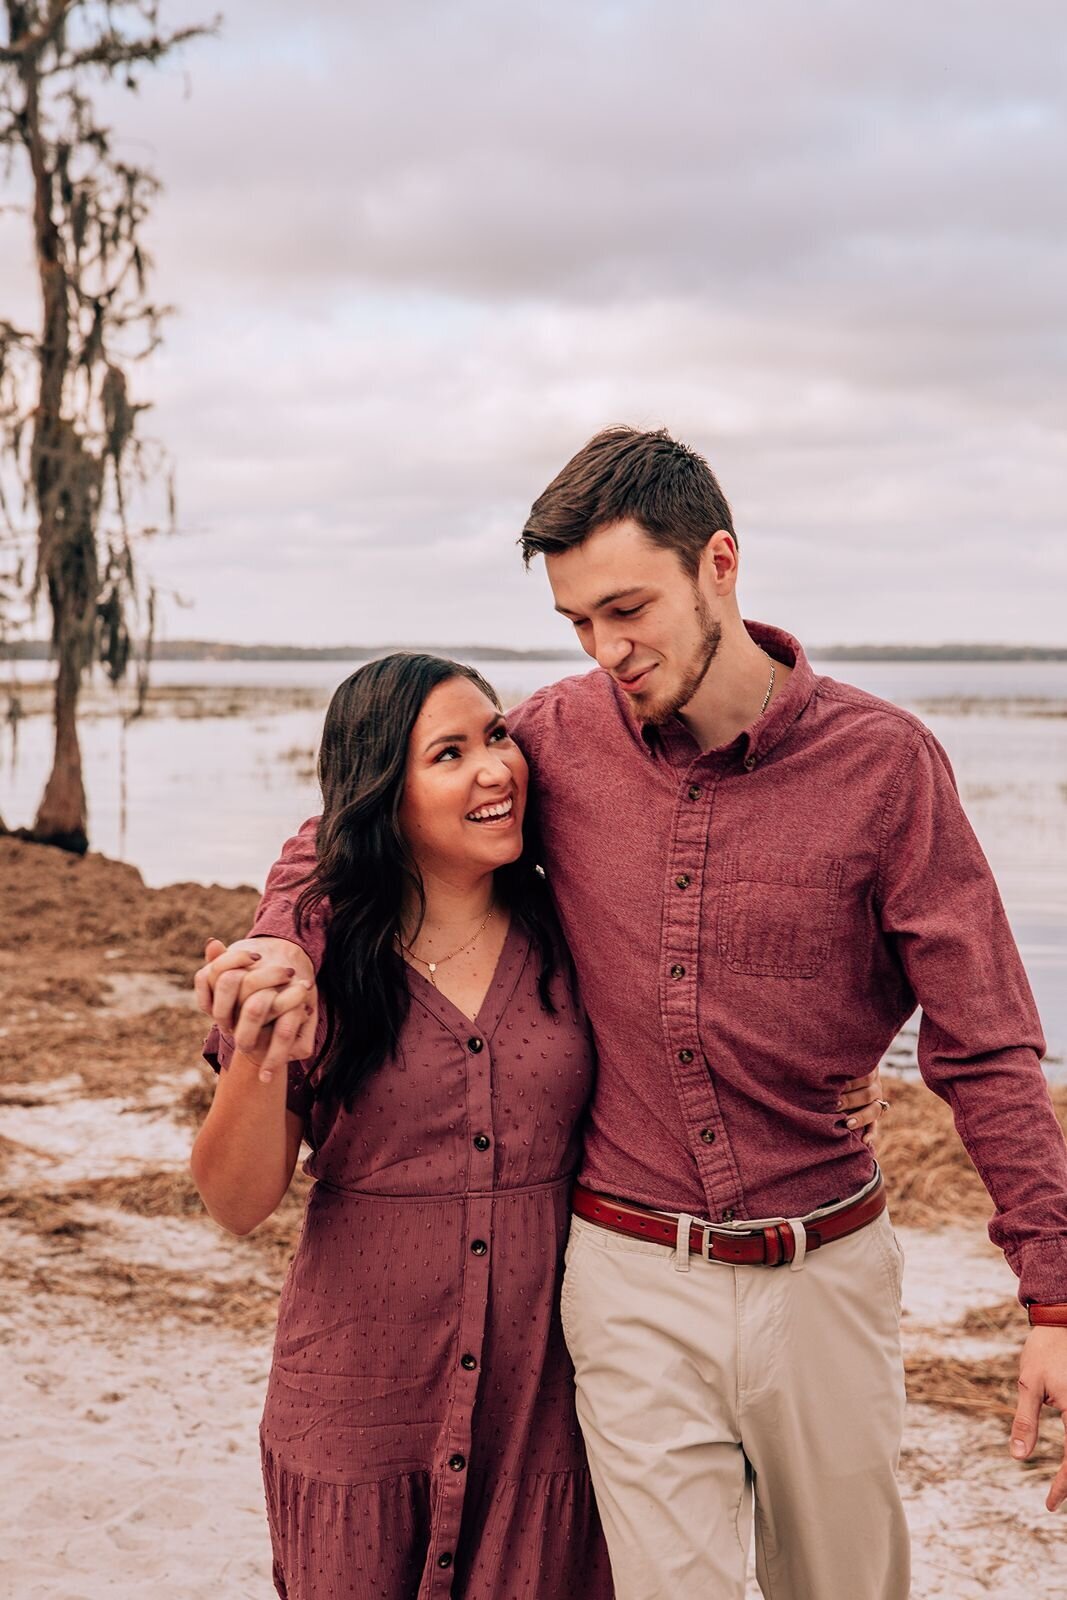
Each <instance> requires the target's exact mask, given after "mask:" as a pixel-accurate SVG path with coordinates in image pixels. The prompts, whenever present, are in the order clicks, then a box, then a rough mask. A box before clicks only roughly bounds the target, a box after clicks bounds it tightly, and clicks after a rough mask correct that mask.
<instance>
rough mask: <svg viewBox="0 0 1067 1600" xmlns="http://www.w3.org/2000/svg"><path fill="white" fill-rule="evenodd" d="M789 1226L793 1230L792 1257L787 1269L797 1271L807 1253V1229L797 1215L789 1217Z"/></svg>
mask: <svg viewBox="0 0 1067 1600" xmlns="http://www.w3.org/2000/svg"><path fill="white" fill-rule="evenodd" d="M789 1226H790V1228H791V1229H792V1230H793V1259H792V1261H791V1262H790V1263H789V1270H790V1272H799V1271H800V1269H801V1267H803V1265H804V1257H805V1256H806V1255H807V1253H808V1230H807V1228H805V1226H804V1224H803V1223H802V1222H801V1220H800V1218H799V1217H790V1219H789Z"/></svg>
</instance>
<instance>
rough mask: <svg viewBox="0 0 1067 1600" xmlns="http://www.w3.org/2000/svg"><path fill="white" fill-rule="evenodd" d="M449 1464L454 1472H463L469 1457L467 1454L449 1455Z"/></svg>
mask: <svg viewBox="0 0 1067 1600" xmlns="http://www.w3.org/2000/svg"><path fill="white" fill-rule="evenodd" d="M448 1464H449V1466H450V1467H451V1468H452V1471H453V1472H462V1471H463V1468H464V1467H465V1466H466V1465H467V1458H466V1456H449V1458H448Z"/></svg>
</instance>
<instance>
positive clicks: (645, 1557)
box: [562, 1212, 909, 1600]
mask: <svg viewBox="0 0 1067 1600" xmlns="http://www.w3.org/2000/svg"><path fill="white" fill-rule="evenodd" d="M902 1265H903V1262H902V1256H901V1253H900V1247H899V1245H898V1244H897V1242H896V1239H895V1237H894V1235H893V1230H892V1228H891V1226H890V1223H889V1218H888V1215H887V1214H886V1213H884V1212H883V1214H882V1215H881V1216H880V1217H878V1218H877V1219H876V1220H875V1221H874V1222H872V1223H870V1224H869V1225H868V1226H867V1227H866V1228H862V1229H861V1230H860V1231H859V1232H858V1233H854V1234H851V1235H849V1237H848V1238H845V1239H837V1240H835V1241H834V1242H833V1243H832V1244H827V1245H824V1246H823V1247H822V1248H821V1249H819V1250H815V1251H812V1252H811V1254H810V1255H808V1256H807V1257H806V1258H805V1260H804V1261H803V1263H802V1265H801V1267H800V1268H799V1270H794V1269H793V1268H791V1267H789V1266H781V1267H731V1266H726V1265H723V1264H721V1263H718V1262H708V1261H704V1260H702V1259H701V1258H700V1257H696V1256H687V1257H685V1258H684V1259H683V1258H682V1257H679V1256H678V1255H677V1254H676V1253H675V1252H673V1251H671V1250H669V1249H667V1248H665V1247H664V1246H663V1245H657V1244H652V1243H650V1242H649V1241H647V1240H644V1239H629V1238H625V1237H623V1236H621V1235H619V1234H615V1233H609V1232H606V1231H605V1230H604V1229H602V1228H598V1227H596V1226H595V1225H594V1224H591V1223H588V1222H583V1221H582V1220H581V1219H579V1218H575V1219H574V1221H573V1223H572V1228H571V1235H570V1242H569V1244H568V1246H567V1270H566V1275H565V1277H564V1282H563V1302H562V1303H563V1328H564V1332H565V1334H566V1338H567V1344H568V1347H569V1349H570V1353H571V1356H572V1358H573V1360H574V1367H575V1374H576V1383H577V1403H578V1416H579V1419H580V1421H581V1425H582V1432H583V1433H584V1435H585V1443H586V1449H587V1452H588V1455H589V1465H590V1469H591V1472H592V1478H593V1486H594V1488H595V1490H596V1497H597V1503H598V1505H599V1507H600V1514H601V1519H602V1521H603V1524H604V1531H605V1534H606V1536H607V1541H608V1550H609V1552H610V1555H611V1566H612V1573H613V1576H614V1580H615V1592H616V1596H617V1600H742V1597H743V1595H744V1592H745V1568H746V1564H747V1558H748V1547H749V1536H750V1531H751V1526H752V1506H753V1500H754V1501H755V1522H756V1571H757V1576H758V1578H759V1584H760V1589H761V1590H762V1592H763V1594H764V1595H765V1596H766V1597H767V1600H905V1597H906V1596H907V1594H908V1592H909V1555H908V1533H907V1527H906V1524H905V1521H904V1512H903V1508H902V1506H901V1502H900V1495H899V1493H898V1490H897V1486H896V1481H895V1476H894V1473H895V1468H896V1464H897V1457H898V1453H899V1449H900V1437H901V1429H902V1426H903V1419H904V1373H903V1363H902V1360H901V1351H900V1287H901V1273H902Z"/></svg>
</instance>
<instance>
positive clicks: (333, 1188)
mask: <svg viewBox="0 0 1067 1600" xmlns="http://www.w3.org/2000/svg"><path fill="white" fill-rule="evenodd" d="M408 981H409V985H410V989H411V996H412V1004H411V1009H410V1013H409V1017H408V1020H407V1023H406V1024H405V1027H404V1030H403V1033H402V1036H401V1039H400V1044H399V1047H398V1049H397V1051H396V1054H395V1056H394V1057H393V1058H392V1059H390V1060H388V1061H387V1062H386V1063H385V1064H384V1065H383V1066H382V1068H381V1069H380V1071H378V1072H377V1073H375V1074H374V1076H373V1077H372V1078H371V1079H370V1080H369V1081H368V1082H367V1083H366V1084H364V1086H363V1087H362V1089H361V1090H360V1092H359V1094H358V1096H357V1099H356V1101H355V1104H354V1107H353V1110H352V1111H351V1112H346V1111H344V1110H343V1109H341V1110H336V1111H332V1112H331V1110H330V1109H329V1108H326V1107H321V1106H318V1105H316V1106H314V1107H312V1108H311V1109H310V1113H309V1114H308V1115H307V1121H306V1131H307V1136H308V1139H309V1142H310V1143H311V1145H312V1147H313V1153H312V1155H311V1157H310V1159H309V1161H308V1163H307V1171H308V1172H309V1173H310V1174H311V1175H312V1176H313V1177H314V1178H315V1180H316V1181H315V1185H314V1187H313V1189H312V1191H311V1194H310V1197H309V1199H308V1204H307V1210H306V1213H305V1217H304V1224H303V1229H302V1232H301V1235H300V1240H299V1244H298V1246H297V1250H296V1254H295V1257H294V1260H293V1263H292V1266H291V1268H290V1271H289V1275H288V1277H287V1279H286V1283H285V1287H284V1290H283V1292H282V1298H281V1305H280V1309H279V1316H278V1331H277V1339H276V1343H275V1350H274V1361H273V1365H272V1368H271V1375H270V1382H269V1386H268V1391H267V1399H266V1405H265V1408H264V1413H263V1422H262V1428H261V1442H262V1453H263V1473H264V1481H265V1485H266V1492H267V1507H268V1518H269V1523H270V1533H271V1541H272V1545H273V1551H274V1579H275V1587H276V1589H277V1592H278V1594H279V1595H280V1596H282V1597H283V1600H372V1597H373V1600H416V1597H418V1600H430V1597H434V1600H437V1597H442V1600H443V1597H445V1596H449V1595H451V1596H454V1597H456V1600H579V1597H580V1600H610V1597H611V1595H612V1585H611V1578H610V1571H609V1567H608V1560H607V1553H606V1550H605V1547H604V1544H603V1540H602V1536H601V1532H600V1525H599V1521H598V1518H597V1512H596V1505H595V1502H594V1499H593V1493H592V1488H591V1486H590V1481H589V1473H588V1468H587V1465H586V1460H585V1453H584V1448H583V1445H582V1440H581V1435H580V1433H579V1429H578V1424H577V1420H576V1417H575V1412H574V1374H573V1369H572V1367H571V1363H570V1359H569V1357H568V1355H567V1351H566V1348H565V1346H564V1343H563V1335H562V1330H561V1327H560V1320H559V1287H560V1279H561V1275H562V1260H563V1249H564V1246H565V1243H566V1237H567V1228H568V1222H569V1195H570V1185H571V1181H572V1178H573V1174H574V1172H575V1170H576V1167H577V1164H578V1159H579V1153H580V1122H581V1118H582V1113H583V1110H584V1107H585V1103H586V1101H587V1099H588V1096H589V1093H590V1090H591V1087H592V1076H593V1053H592V1047H591V1043H590V1038H589V1031H588V1025H587V1023H586V1020H585V1018H584V1016H583V1015H582V1013H581V1011H580V1009H579V1008H578V1007H577V1006H576V1005H575V1002H574V1001H573V999H572V997H571V996H570V994H569V993H568V990H567V987H566V985H565V984H564V983H562V982H559V983H557V984H556V986H555V993H554V999H555V1003H556V1007H557V1010H556V1014H555V1015H554V1016H551V1015H549V1014H547V1013H546V1012H545V1011H544V1010H543V1008H542V1006H541V1004H540V1000H539V998H538V994H537V962H536V958H535V956H534V954H533V952H532V951H531V949H530V946H529V941H528V940H527V938H526V936H525V935H524V934H523V933H521V932H520V931H519V930H518V929H517V928H515V927H513V928H512V929H511V930H510V931H509V933H508V936H507V941H506V943H505V945H504V949H503V951H502V953H501V956H500V961H499V964H498V966H497V970H496V974H495V976H494V978H493V981H492V984H491V985H490V988H489V991H488V993H487V995H486V998H485V1001H484V1003H483V1005H482V1008H481V1011H480V1012H479V1015H478V1017H477V1020H476V1021H475V1022H471V1021H470V1020H469V1019H468V1018H466V1017H465V1016H464V1015H463V1014H462V1012H460V1011H458V1010H457V1009H456V1008H455V1007H454V1006H453V1005H452V1004H451V1003H450V1002H449V1001H448V1000H447V999H446V998H445V997H444V996H443V995H442V994H440V993H439V992H438V991H437V990H436V989H434V988H433V986H432V985H431V984H430V983H428V982H427V981H426V979H424V978H423V977H421V975H420V974H418V973H415V972H409V974H408ZM205 1055H206V1056H207V1058H208V1060H210V1061H212V1063H213V1064H215V1065H225V1064H226V1060H227V1058H228V1051H227V1049H226V1046H225V1042H224V1041H222V1040H221V1039H220V1037H219V1035H218V1033H217V1031H213V1032H212V1034H211V1035H210V1036H209V1038H208V1040H207V1041H206V1044H205ZM309 1065H313V1064H309ZM289 1105H290V1108H291V1109H294V1110H298V1111H300V1112H301V1113H302V1114H306V1113H307V1112H308V1103H307V1094H306V1087H305V1084H304V1081H303V1074H302V1073H301V1072H300V1071H292V1070H291V1072H290V1085H289ZM485 1136H488V1141H489V1142H488V1147H487V1148H485V1147H484V1146H485ZM476 1140H477V1141H478V1142H477V1144H476V1143H475V1141H476Z"/></svg>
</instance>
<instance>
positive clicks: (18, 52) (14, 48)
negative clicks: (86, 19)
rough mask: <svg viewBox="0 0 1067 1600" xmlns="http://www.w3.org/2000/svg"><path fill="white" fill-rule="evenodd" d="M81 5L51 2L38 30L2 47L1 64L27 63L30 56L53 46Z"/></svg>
mask: <svg viewBox="0 0 1067 1600" xmlns="http://www.w3.org/2000/svg"><path fill="white" fill-rule="evenodd" d="M79 3H80V0H49V3H48V10H47V11H46V12H45V14H44V16H43V18H42V19H41V22H40V23H39V25H38V26H37V27H36V28H31V29H30V30H29V32H28V33H24V34H23V35H22V37H21V38H20V39H13V40H12V41H11V43H10V44H6V45H0V62H7V63H8V64H10V63H12V62H16V61H25V60H26V58H27V57H28V56H31V55H35V54H36V53H37V52H39V51H41V50H43V49H44V48H45V46H46V45H49V44H51V42H52V40H53V39H54V38H55V37H56V35H57V34H58V33H59V32H60V30H61V29H62V27H63V24H64V22H66V20H67V18H68V17H69V15H70V13H71V12H72V11H73V10H74V9H75V7H76V6H77V5H78V4H79Z"/></svg>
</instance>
